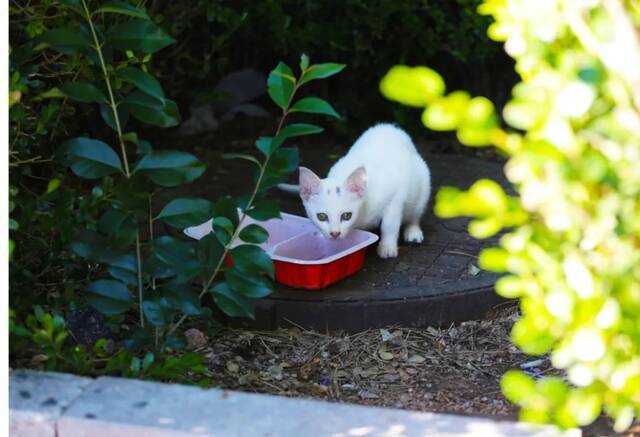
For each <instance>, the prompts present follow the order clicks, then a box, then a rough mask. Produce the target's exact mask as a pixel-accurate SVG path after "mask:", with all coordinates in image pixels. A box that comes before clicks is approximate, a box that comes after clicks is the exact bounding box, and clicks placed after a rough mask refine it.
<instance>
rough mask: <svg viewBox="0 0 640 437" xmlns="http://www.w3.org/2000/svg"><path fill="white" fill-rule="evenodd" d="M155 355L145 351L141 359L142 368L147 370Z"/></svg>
mask: <svg viewBox="0 0 640 437" xmlns="http://www.w3.org/2000/svg"><path fill="white" fill-rule="evenodd" d="M155 359H156V357H155V355H153V352H147V353H146V354H145V356H144V358H143V360H142V370H143V371H145V372H146V371H147V370H149V368H150V367H151V365H152V364H153V362H154V361H155Z"/></svg>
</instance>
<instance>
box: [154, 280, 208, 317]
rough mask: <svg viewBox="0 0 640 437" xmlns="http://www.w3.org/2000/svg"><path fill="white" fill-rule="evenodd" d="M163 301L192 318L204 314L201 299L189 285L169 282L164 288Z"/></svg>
mask: <svg viewBox="0 0 640 437" xmlns="http://www.w3.org/2000/svg"><path fill="white" fill-rule="evenodd" d="M161 295H162V300H163V301H164V302H166V305H167V306H168V307H170V308H173V309H176V310H180V311H182V312H183V313H185V314H188V315H190V316H199V315H200V314H202V307H201V305H200V298H199V297H198V294H197V293H195V292H194V291H193V290H192V289H191V287H190V286H189V285H187V284H176V283H174V282H169V283H167V284H165V285H164V286H163V287H162V291H161Z"/></svg>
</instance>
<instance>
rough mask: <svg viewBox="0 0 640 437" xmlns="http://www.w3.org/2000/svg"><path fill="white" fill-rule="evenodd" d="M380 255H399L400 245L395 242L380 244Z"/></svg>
mask: <svg viewBox="0 0 640 437" xmlns="http://www.w3.org/2000/svg"><path fill="white" fill-rule="evenodd" d="M378 256H379V257H380V258H395V257H397V256H398V245H397V244H395V243H380V244H378Z"/></svg>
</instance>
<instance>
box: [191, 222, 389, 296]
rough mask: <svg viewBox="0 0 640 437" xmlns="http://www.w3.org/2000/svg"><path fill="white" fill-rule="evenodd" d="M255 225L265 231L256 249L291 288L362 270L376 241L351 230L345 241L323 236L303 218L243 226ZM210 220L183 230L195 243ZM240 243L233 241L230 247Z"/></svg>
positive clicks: (317, 284)
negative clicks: (369, 249) (261, 250)
mask: <svg viewBox="0 0 640 437" xmlns="http://www.w3.org/2000/svg"><path fill="white" fill-rule="evenodd" d="M254 223H255V224H259V225H260V226H262V227H264V228H265V229H266V230H267V232H269V239H268V240H267V241H266V242H264V243H262V244H260V246H261V247H262V248H263V249H264V250H265V251H266V252H267V253H268V254H269V255H270V256H271V259H272V260H273V262H274V265H275V273H276V281H278V282H280V283H282V284H285V285H288V286H290V287H295V288H306V289H310V290H317V289H321V288H325V287H327V286H329V285H331V284H333V283H335V282H337V281H339V280H341V279H343V278H345V277H347V276H349V275H352V274H353V273H355V272H357V271H358V270H360V269H361V268H362V265H363V264H364V256H365V254H366V251H367V247H369V246H370V245H372V244H373V243H375V242H376V241H378V236H377V235H375V234H372V233H371V232H367V231H361V230H353V231H351V232H350V233H349V235H348V236H347V237H346V238H343V239H340V240H332V239H329V238H326V237H324V236H323V235H322V234H321V233H320V232H319V231H318V230H317V229H316V227H315V226H314V225H313V223H311V221H310V220H309V219H308V218H306V217H300V216H296V215H292V214H286V213H283V214H282V220H279V219H272V220H268V221H265V222H257V221H255V220H252V219H249V218H246V219H245V221H244V223H243V226H247V225H249V224H254ZM211 224H212V223H211V221H208V222H206V223H203V224H201V225H198V226H193V227H190V228H187V229H185V230H184V232H185V234H186V235H188V236H189V237H191V238H195V239H197V240H199V239H200V238H202V237H204V236H205V235H207V234H208V233H209V232H211V230H212V228H211ZM238 244H242V242H241V241H239V240H237V241H234V242H233V243H232V246H235V245H238Z"/></svg>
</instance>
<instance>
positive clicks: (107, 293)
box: [87, 279, 133, 316]
mask: <svg viewBox="0 0 640 437" xmlns="http://www.w3.org/2000/svg"><path fill="white" fill-rule="evenodd" d="M87 293H88V295H87V300H88V301H89V304H90V305H91V306H92V307H94V308H95V309H96V310H98V311H100V312H101V313H102V314H105V315H107V316H114V315H116V314H122V313H124V312H126V311H128V310H129V309H130V308H131V305H132V304H133V301H132V299H131V294H130V293H129V290H128V289H127V287H126V285H124V284H123V283H122V282H120V281H114V280H112V279H101V280H99V281H94V282H92V283H90V284H89V285H88V286H87Z"/></svg>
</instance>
